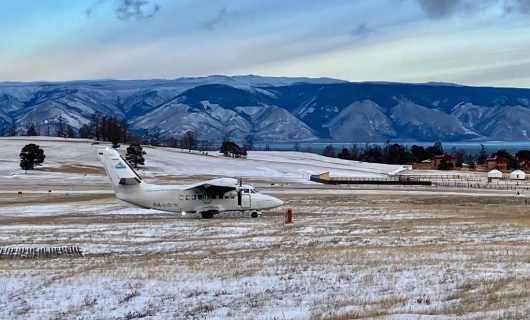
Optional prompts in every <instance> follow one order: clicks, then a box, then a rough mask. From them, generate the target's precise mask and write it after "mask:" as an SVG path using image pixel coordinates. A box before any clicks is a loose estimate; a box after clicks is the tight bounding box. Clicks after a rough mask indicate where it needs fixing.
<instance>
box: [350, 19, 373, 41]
mask: <svg viewBox="0 0 530 320" xmlns="http://www.w3.org/2000/svg"><path fill="white" fill-rule="evenodd" d="M372 32H374V29H372V28H368V27H367V26H366V23H364V22H363V23H361V24H360V25H359V26H358V27H357V28H355V29H353V30H351V31H350V36H352V37H357V36H363V35H367V34H370V33H372Z"/></svg>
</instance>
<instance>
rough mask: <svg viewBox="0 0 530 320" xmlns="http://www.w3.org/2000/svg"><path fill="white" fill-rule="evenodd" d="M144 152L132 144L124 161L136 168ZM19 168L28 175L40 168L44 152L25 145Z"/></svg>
mask: <svg viewBox="0 0 530 320" xmlns="http://www.w3.org/2000/svg"><path fill="white" fill-rule="evenodd" d="M145 154H146V153H145V151H143V148H142V146H140V144H138V143H133V144H131V145H130V146H129V147H128V148H127V155H126V156H125V160H127V161H128V162H129V163H131V164H134V167H135V168H138V165H139V164H141V165H143V164H145V159H144V155H145ZM19 157H20V168H22V170H25V171H26V173H28V170H33V169H35V166H40V165H42V163H43V162H44V159H45V158H46V155H45V154H44V150H43V149H41V148H40V146H39V145H36V144H34V143H30V144H27V145H25V146H24V147H23V148H22V150H21V151H20V155H19Z"/></svg>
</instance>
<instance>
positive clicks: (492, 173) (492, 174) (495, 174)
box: [488, 169, 502, 179]
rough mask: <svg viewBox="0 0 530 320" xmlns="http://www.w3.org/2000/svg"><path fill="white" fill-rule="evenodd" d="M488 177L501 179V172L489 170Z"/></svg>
mask: <svg viewBox="0 0 530 320" xmlns="http://www.w3.org/2000/svg"><path fill="white" fill-rule="evenodd" d="M488 178H492V179H502V172H500V171H499V170H497V169H493V170H491V171H490V172H488Z"/></svg>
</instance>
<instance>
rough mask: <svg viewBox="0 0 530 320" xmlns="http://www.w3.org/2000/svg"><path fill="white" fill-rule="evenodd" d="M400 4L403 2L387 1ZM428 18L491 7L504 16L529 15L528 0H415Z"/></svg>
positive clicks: (529, 2) (478, 10) (479, 10)
mask: <svg viewBox="0 0 530 320" xmlns="http://www.w3.org/2000/svg"><path fill="white" fill-rule="evenodd" d="M388 1H389V2H390V3H401V2H403V1H404V0H388ZM415 1H416V3H417V4H418V5H419V6H420V8H421V9H422V10H423V11H424V12H425V13H426V14H427V15H428V16H429V18H431V19H433V20H436V19H443V18H447V17H450V16H452V15H454V14H456V13H464V14H472V13H477V12H481V11H483V10H486V9H489V8H491V7H497V8H501V10H503V12H504V14H506V15H508V14H512V13H521V14H530V0H415Z"/></svg>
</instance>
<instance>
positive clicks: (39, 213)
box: [0, 140, 530, 320]
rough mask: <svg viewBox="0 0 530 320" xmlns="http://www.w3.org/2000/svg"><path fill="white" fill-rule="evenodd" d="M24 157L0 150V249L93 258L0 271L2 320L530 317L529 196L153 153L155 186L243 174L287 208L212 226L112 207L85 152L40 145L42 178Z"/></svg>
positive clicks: (9, 147) (263, 158) (369, 167)
mask: <svg viewBox="0 0 530 320" xmlns="http://www.w3.org/2000/svg"><path fill="white" fill-rule="evenodd" d="M26 143H28V141H26V140H24V141H20V140H0V177H1V178H2V179H1V180H0V216H1V220H0V247H5V246H10V247H20V246H24V247H43V246H79V247H81V248H82V249H83V250H84V251H85V253H86V257H85V258H60V259H48V260H46V259H36V260H5V259H4V260H0V319H135V318H147V319H227V318H230V319H271V320H272V319H351V318H369V317H380V318H381V319H410V318H413V319H417V318H420V319H454V318H456V317H458V318H462V319H484V318H487V319H506V318H509V319H526V318H527V315H528V314H530V305H529V304H528V300H529V299H530V292H529V289H528V287H529V284H530V276H529V275H528V268H529V267H530V251H529V250H528V245H529V240H530V209H529V208H528V207H527V205H526V203H525V200H526V195H525V194H523V195H522V196H515V195H514V194H513V192H509V191H495V190H476V189H471V188H458V189H456V188H452V189H444V188H434V187H415V188H411V187H385V188H382V187H381V188H354V187H333V188H332V187H328V186H321V185H318V184H314V183H309V182H308V181H307V180H308V177H307V176H305V175H309V174H314V173H321V172H325V171H333V170H337V171H340V170H344V171H343V172H341V173H343V174H346V173H348V174H350V175H357V176H359V175H361V174H368V175H381V174H384V173H387V172H391V171H393V170H395V169H396V167H395V166H384V165H374V164H363V166H357V164H355V165H352V164H349V163H345V162H342V161H340V160H335V159H326V158H321V157H319V156H315V155H304V154H299V153H294V152H293V153H290V152H285V153H283V152H271V153H268V152H259V153H255V154H254V153H251V155H250V156H249V159H247V160H234V159H224V158H217V157H207V156H201V155H191V154H188V153H186V152H184V153H182V152H179V151H174V150H164V149H147V150H146V151H147V157H146V159H147V160H148V162H146V164H147V165H146V168H145V169H143V170H140V174H141V175H142V176H144V177H146V179H147V180H151V181H159V182H160V183H168V182H169V181H168V180H169V179H177V178H179V177H180V178H182V176H185V177H183V178H184V179H183V180H184V181H186V182H187V181H191V178H194V179H195V178H197V177H200V176H210V175H213V176H240V175H242V176H243V177H245V178H248V179H249V180H250V181H251V182H252V183H255V184H256V185H259V186H260V189H262V191H263V192H265V193H270V194H273V195H275V196H278V197H280V198H281V199H283V200H284V201H285V203H286V204H285V206H284V207H282V208H278V209H276V210H273V211H270V212H267V213H265V214H264V215H263V216H262V217H261V218H259V219H252V218H249V217H248V216H246V215H231V214H224V215H222V216H219V217H215V218H214V219H212V220H209V221H207V220H202V219H198V218H197V217H193V216H192V217H179V216H175V215H171V214H167V213H163V212H159V211H155V210H145V209H138V208H132V207H129V206H127V205H126V204H124V203H121V202H119V201H118V200H116V199H115V198H114V196H113V194H112V193H111V192H110V190H111V188H110V184H109V183H108V181H107V178H106V177H105V176H104V175H103V171H102V168H101V165H100V164H99V163H98V160H97V157H96V155H95V151H94V148H95V147H96V146H93V145H91V144H90V143H85V142H80V143H73V142H64V141H39V142H38V143H39V144H40V145H41V147H42V148H43V149H45V153H46V155H47V158H46V161H45V163H44V164H45V165H44V166H43V167H42V168H41V169H40V170H38V171H35V172H28V174H27V175H25V174H24V173H23V171H21V170H20V169H19V168H18V159H17V156H18V153H19V152H20V149H21V148H22V147H23V146H24V145H25V144H26ZM149 160H151V162H149ZM297 162H301V163H297ZM350 166H351V167H350ZM18 190H23V195H22V196H19V195H18V194H17V191H18ZM48 190H52V192H51V193H49V192H48ZM288 207H289V208H292V209H293V210H294V212H295V215H294V223H293V224H290V225H286V224H285V223H284V212H285V210H286V208H288Z"/></svg>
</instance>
